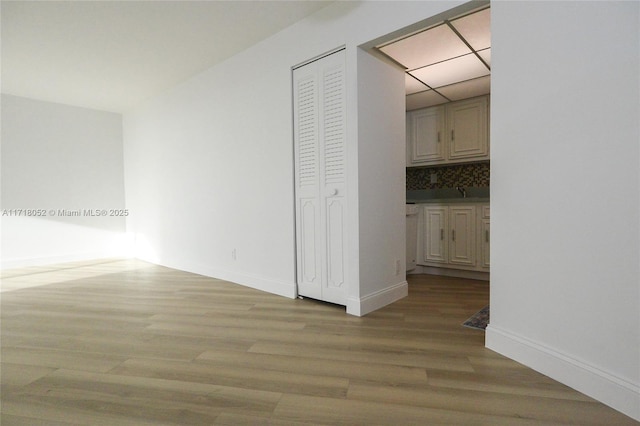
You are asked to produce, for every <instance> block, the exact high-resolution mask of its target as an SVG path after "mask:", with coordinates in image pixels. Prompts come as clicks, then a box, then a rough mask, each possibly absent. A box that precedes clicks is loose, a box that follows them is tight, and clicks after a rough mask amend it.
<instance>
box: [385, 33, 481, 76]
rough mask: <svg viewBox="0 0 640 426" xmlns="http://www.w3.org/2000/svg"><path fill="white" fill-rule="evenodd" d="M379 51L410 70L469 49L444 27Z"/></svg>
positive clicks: (403, 40)
mask: <svg viewBox="0 0 640 426" xmlns="http://www.w3.org/2000/svg"><path fill="white" fill-rule="evenodd" d="M380 50H381V51H382V52H383V53H385V54H386V55H389V56H390V57H392V58H393V59H395V60H396V61H397V62H399V63H401V64H402V65H404V66H405V67H406V68H407V69H410V70H411V69H415V68H419V67H423V66H425V65H430V64H434V63H436V62H440V61H444V60H446V59H449V58H451V57H454V56H460V55H464V54H465V53H469V52H470V50H469V47H467V45H465V44H464V42H463V41H462V40H460V38H459V37H458V36H457V35H456V34H455V33H454V32H453V31H451V28H449V27H448V26H446V25H440V26H438V27H435V28H431V29H429V30H427V31H423V32H421V33H418V34H415V35H413V36H411V37H407V38H404V39H401V40H398V41H396V42H394V43H391V44H388V45H386V46H383V47H381V48H380Z"/></svg>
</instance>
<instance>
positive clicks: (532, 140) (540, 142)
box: [487, 2, 640, 420]
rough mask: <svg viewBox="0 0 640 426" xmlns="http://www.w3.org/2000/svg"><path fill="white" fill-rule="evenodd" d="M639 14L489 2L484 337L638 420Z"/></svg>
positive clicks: (620, 7) (612, 7)
mask: <svg viewBox="0 0 640 426" xmlns="http://www.w3.org/2000/svg"><path fill="white" fill-rule="evenodd" d="M639 6H640V5H639V3H638V2H494V3H492V12H491V13H492V88H491V90H492V99H491V101H492V109H491V114H492V116H491V120H492V121H491V129H492V138H491V149H492V152H491V156H492V162H491V174H492V176H491V221H492V224H491V232H492V247H491V325H490V326H489V328H488V330H487V345H488V347H490V348H492V349H494V350H496V351H498V352H501V353H503V354H505V355H507V356H509V357H512V358H514V359H516V360H517V361H520V362H522V363H524V364H526V365H529V366H531V367H533V368H535V369H537V370H539V371H541V372H543V373H544V374H547V375H549V376H551V377H553V378H554V379H557V380H559V381H561V382H564V383H566V384H568V385H569V386H572V387H574V388H576V389H578V390H580V391H582V392H584V393H586V394H588V395H591V396H593V397H595V398H596V399H599V400H601V401H603V402H605V403H606V404H609V405H611V406H612V407H614V408H616V409H618V410H621V411H622V412H624V413H626V414H628V415H630V416H633V417H634V418H636V419H638V420H640V392H639V389H640V296H639V289H640V271H639V267H640V266H639V265H640V262H639V259H640V226H639V217H640V212H639V209H640V202H639V195H640V179H639V170H640V153H639V146H640V143H639V141H640V132H639V119H638V117H640V109H639V105H640V102H639V101H640V96H639V95H640V87H639V77H638V76H639V75H640V68H639V64H638V63H639V56H640V55H639V48H640V44H639V25H638V24H639V18H640V13H639Z"/></svg>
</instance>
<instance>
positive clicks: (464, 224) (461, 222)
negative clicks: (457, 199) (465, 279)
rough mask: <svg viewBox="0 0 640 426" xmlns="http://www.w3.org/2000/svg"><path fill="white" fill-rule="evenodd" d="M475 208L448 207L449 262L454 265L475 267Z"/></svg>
mask: <svg viewBox="0 0 640 426" xmlns="http://www.w3.org/2000/svg"><path fill="white" fill-rule="evenodd" d="M476 220H477V219H476V207H475V206H451V207H449V226H450V229H451V231H450V235H449V238H450V240H449V262H450V263H451V264H454V265H466V266H475V265H476V256H475V254H476V227H475V224H476Z"/></svg>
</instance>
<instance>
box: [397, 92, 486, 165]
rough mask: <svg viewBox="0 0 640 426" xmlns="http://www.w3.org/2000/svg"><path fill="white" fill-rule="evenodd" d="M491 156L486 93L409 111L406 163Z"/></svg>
mask: <svg viewBox="0 0 640 426" xmlns="http://www.w3.org/2000/svg"><path fill="white" fill-rule="evenodd" d="M488 159H489V100H488V97H487V96H481V97H478V98H472V99H465V100H463V101H458V102H451V103H449V104H445V105H440V106H436V107H431V108H425V109H420V110H415V111H411V112H408V113H407V166H408V167H411V166H424V165H432V164H451V163H462V162H468V161H478V160H488Z"/></svg>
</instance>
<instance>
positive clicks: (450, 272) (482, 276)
mask: <svg viewBox="0 0 640 426" xmlns="http://www.w3.org/2000/svg"><path fill="white" fill-rule="evenodd" d="M407 274H410V275H415V274H428V275H439V276H443V277H455V278H467V279H471V280H481V281H489V277H490V275H489V272H484V271H467V270H465V269H451V268H437V267H435V266H424V265H418V266H416V267H415V268H414V269H412V270H411V271H408V272H407Z"/></svg>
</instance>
